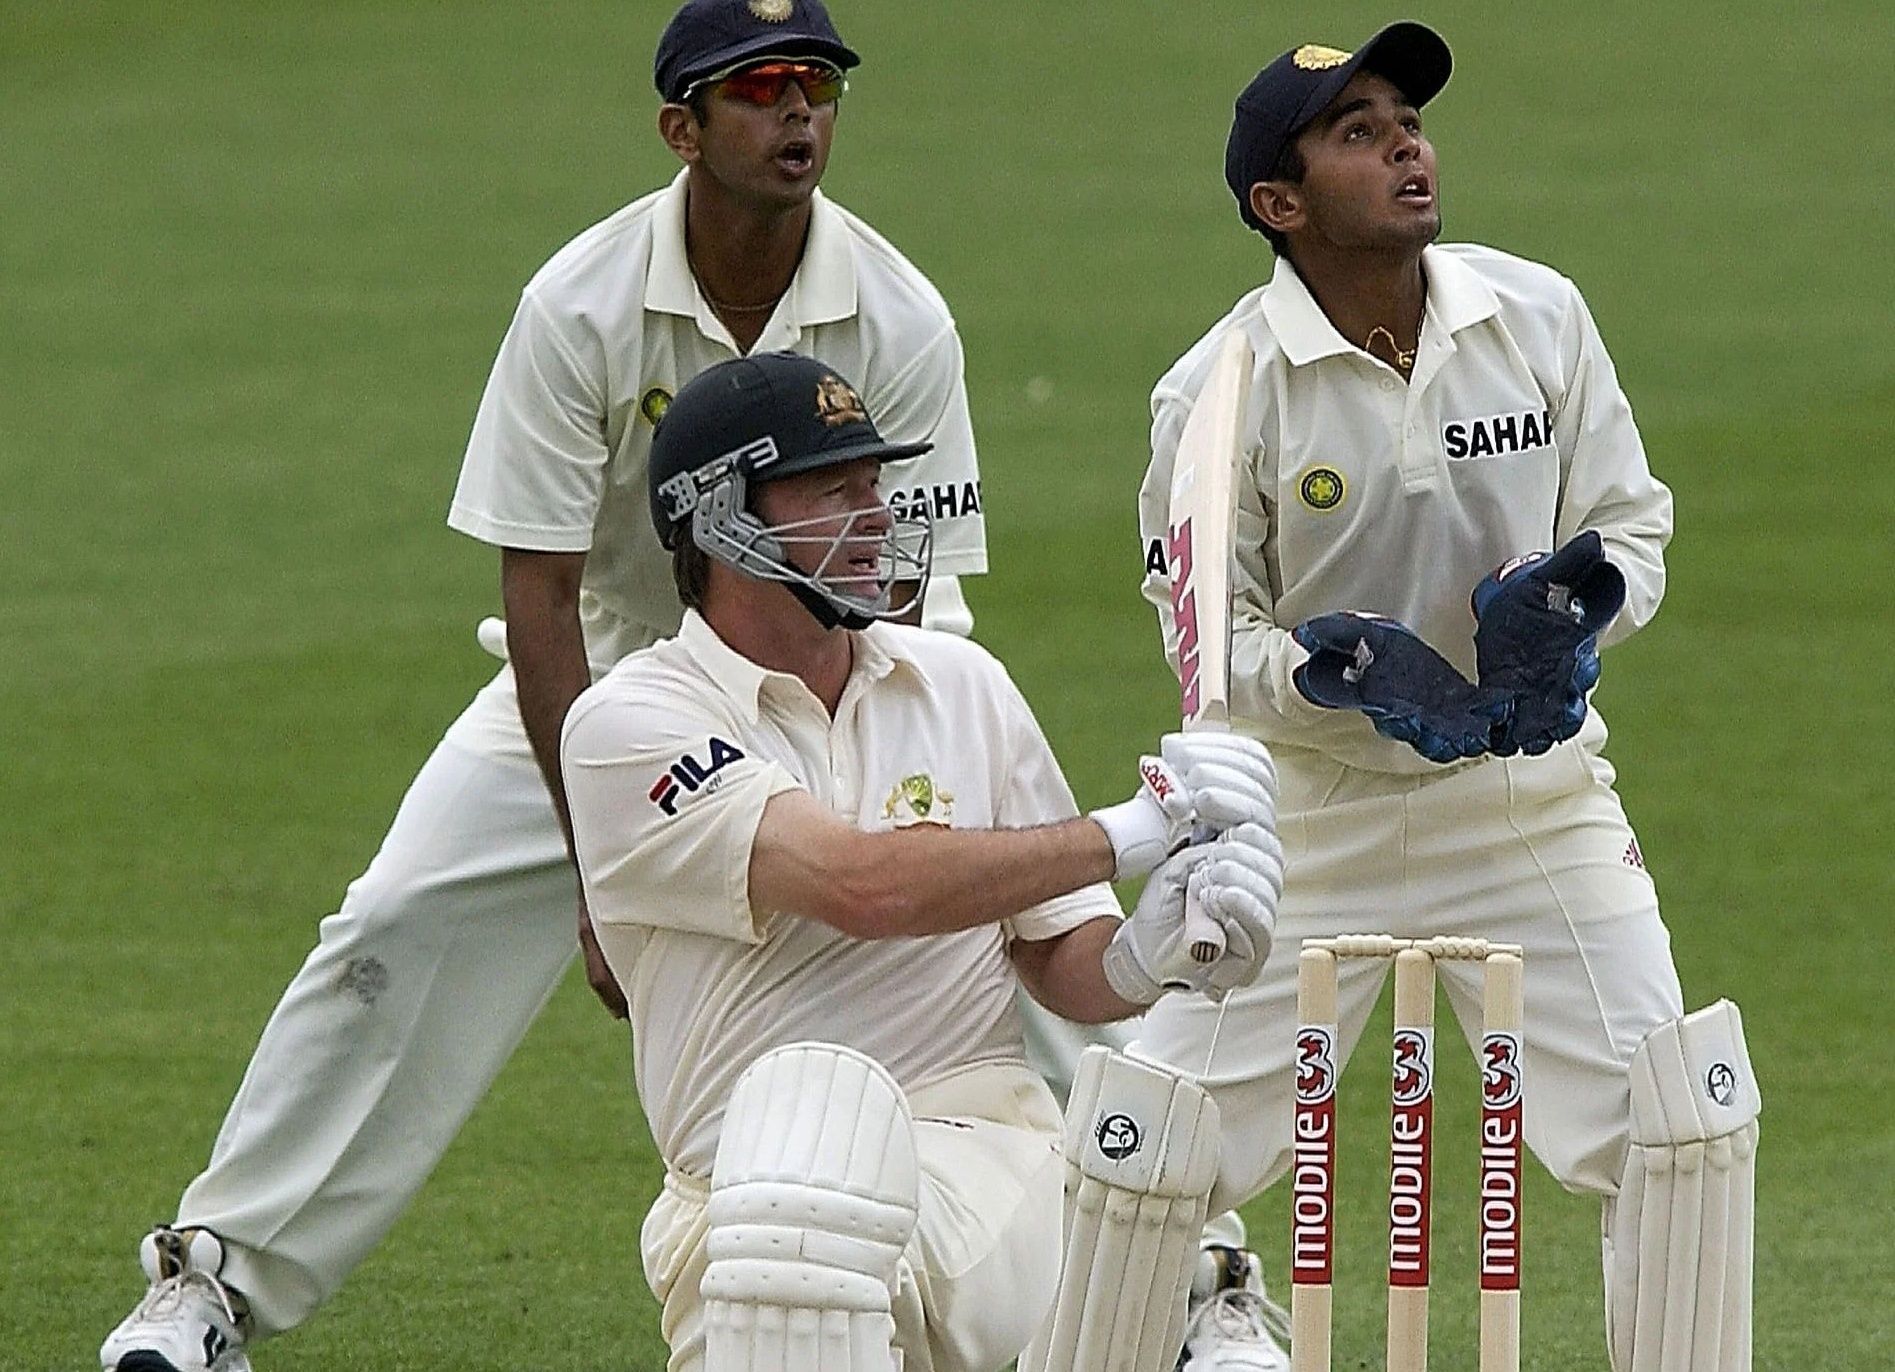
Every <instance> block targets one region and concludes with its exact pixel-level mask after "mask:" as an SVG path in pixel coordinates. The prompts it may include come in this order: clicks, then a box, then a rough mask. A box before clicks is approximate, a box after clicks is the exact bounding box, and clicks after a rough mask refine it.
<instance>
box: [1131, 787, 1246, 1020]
mask: <svg viewBox="0 0 1895 1372" xmlns="http://www.w3.org/2000/svg"><path fill="white" fill-rule="evenodd" d="M1187 890H1189V892H1190V893H1191V894H1192V895H1194V896H1195V897H1196V898H1197V901H1198V906H1199V908H1200V909H1201V910H1202V911H1203V912H1204V914H1205V915H1206V916H1207V917H1208V918H1209V919H1211V920H1212V921H1214V922H1215V923H1216V924H1217V926H1218V929H1219V930H1220V931H1221V932H1222V934H1223V936H1224V951H1223V952H1222V953H1221V954H1220V955H1219V956H1218V957H1217V959H1216V960H1215V961H1213V962H1210V963H1207V964H1206V963H1199V962H1197V961H1196V960H1195V959H1194V958H1192V956H1191V953H1190V942H1191V935H1190V934H1189V933H1188V932H1187V931H1186V928H1185V922H1184V903H1185V894H1186V891H1187ZM1282 894H1283V845H1282V844H1281V843H1280V842H1278V840H1277V836H1276V832H1275V830H1273V829H1270V828H1266V827H1265V826H1263V825H1261V824H1241V825H1239V826H1237V827H1236V828H1235V829H1232V830H1231V831H1230V832H1229V833H1227V834H1223V835H1221V836H1219V837H1218V838H1215V839H1212V840H1210V841H1209V842H1207V843H1196V844H1192V845H1191V846H1190V847H1187V848H1185V849H1183V850H1181V851H1180V852H1178V853H1177V854H1176V855H1175V856H1173V857H1171V858H1169V859H1168V860H1167V861H1166V862H1165V864H1164V865H1163V866H1162V867H1160V868H1159V869H1158V870H1157V871H1156V872H1153V873H1152V875H1151V878H1150V880H1148V881H1147V882H1146V883H1145V889H1144V891H1143V892H1142V893H1141V894H1140V895H1139V898H1138V904H1137V905H1136V906H1135V907H1134V908H1133V910H1132V916H1131V918H1130V919H1128V920H1126V921H1125V923H1123V924H1121V925H1120V926H1119V927H1118V929H1117V930H1115V931H1114V932H1113V935H1112V941H1111V942H1110V943H1108V944H1107V945H1106V949H1105V954H1104V957H1103V960H1102V961H1103V969H1104V972H1105V979H1106V981H1107V983H1108V984H1109V985H1110V986H1111V987H1112V989H1113V990H1114V991H1115V992H1117V993H1118V995H1119V996H1120V998H1121V999H1124V1000H1128V1001H1130V1002H1131V1003H1132V1004H1134V1005H1150V1004H1151V1003H1152V1002H1153V1001H1155V1000H1157V999H1158V997H1159V996H1161V995H1163V994H1164V993H1165V992H1166V991H1201V992H1204V993H1206V994H1208V995H1213V996H1221V995H1223V994H1224V993H1225V992H1226V991H1230V990H1232V989H1234V988H1236V987H1239V986H1248V985H1249V984H1250V983H1251V982H1253V981H1255V980H1256V979H1257V977H1258V976H1259V975H1260V974H1261V973H1262V971H1263V963H1264V959H1266V958H1267V957H1269V956H1270V946H1271V944H1272V942H1273V941H1274V939H1275V935H1276V912H1277V902H1278V900H1279V899H1280V898H1281V896H1282Z"/></svg>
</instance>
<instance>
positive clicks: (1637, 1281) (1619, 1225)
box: [1605, 1000, 1763, 1372]
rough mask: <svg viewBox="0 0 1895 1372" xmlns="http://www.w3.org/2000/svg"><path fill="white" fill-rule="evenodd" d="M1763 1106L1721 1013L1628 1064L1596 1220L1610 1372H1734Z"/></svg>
mask: <svg viewBox="0 0 1895 1372" xmlns="http://www.w3.org/2000/svg"><path fill="white" fill-rule="evenodd" d="M1762 1109H1763V1098H1762V1096H1761V1095H1760V1094H1759V1092H1758V1089H1757V1078H1756V1076H1755V1074H1754V1073H1753V1072H1752V1071H1751V1067H1750V1054H1749V1052H1748V1050H1747V1049H1746V1048H1745V1046H1744V1022H1743V1018H1742V1017H1741V1016H1740V1015H1739V1014H1738V1013H1737V1007H1736V1006H1735V1005H1733V1004H1731V1002H1729V1001H1728V1000H1720V1001H1718V1002H1717V1003H1716V1004H1715V1005H1709V1006H1706V1007H1705V1008H1704V1009H1702V1010H1697V1011H1694V1012H1693V1013H1691V1014H1689V1015H1686V1016H1685V1017H1684V1018H1683V1019H1681V1020H1675V1021H1673V1022H1672V1023H1670V1024H1667V1025H1665V1026H1664V1027H1663V1028H1660V1029H1657V1030H1654V1031H1653V1032H1652V1034H1651V1035H1650V1036H1649V1037H1648V1038H1647V1039H1646V1040H1645V1042H1643V1043H1642V1044H1640V1045H1639V1047H1638V1051H1637V1052H1635V1053H1634V1054H1633V1055H1632V1142H1631V1150H1630V1152H1629V1154H1628V1155H1627V1158H1626V1165H1625V1176H1624V1178H1623V1180H1622V1181H1621V1183H1620V1186H1619V1194H1618V1196H1617V1198H1616V1199H1614V1200H1613V1201H1611V1202H1609V1203H1608V1204H1607V1206H1606V1211H1605V1256H1606V1263H1605V1292H1606V1335H1607V1343H1608V1344H1609V1346H1610V1349H1611V1354H1612V1366H1613V1368H1614V1369H1615V1370H1616V1372H1748V1369H1749V1367H1750V1310H1751V1299H1750V1296H1751V1212H1752V1206H1753V1203H1754V1198H1755V1190H1756V1153H1757V1116H1758V1115H1759V1113H1760V1112H1761V1111H1762Z"/></svg>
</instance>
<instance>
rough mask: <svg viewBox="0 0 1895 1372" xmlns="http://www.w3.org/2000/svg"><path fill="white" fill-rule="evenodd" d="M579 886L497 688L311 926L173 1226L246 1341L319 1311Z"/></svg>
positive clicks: (446, 1111)
mask: <svg viewBox="0 0 1895 1372" xmlns="http://www.w3.org/2000/svg"><path fill="white" fill-rule="evenodd" d="M577 918H578V905H577V877H576V875H575V873H574V872H573V869H572V865H571V862H570V860H569V859H568V857H567V855H566V847H565V842H564V840H563V838H562V837H561V835H560V831H559V823H558V820H557V818H556V817H555V815H554V813H553V807H552V802H551V801H550V799H549V798H548V797H547V794H546V784H545V782H544V781H543V780H542V779H541V777H540V773H539V769H538V767H537V766H536V765H535V764H534V761H533V755H532V751H531V749H530V747H529V746H528V744H527V740H526V734H525V730H524V728H523V726H522V725H521V723H520V717H519V707H518V703H517V700H516V697H515V694H514V689H513V675H512V672H511V671H510V670H505V669H503V670H502V671H501V673H500V674H499V676H497V677H495V678H494V680H493V681H492V682H490V683H489V684H488V685H487V686H485V687H484V688H482V690H481V691H480V693H479V694H478V695H476V696H475V698H474V700H473V702H472V703H471V704H470V705H469V706H468V708H467V710H466V711H465V712H464V713H463V714H462V715H461V717H460V718H459V719H458V720H457V721H456V722H455V723H454V725H453V726H452V727H451V728H450V729H449V730H448V732H447V734H446V736H445V737H444V738H443V739H442V740H441V742H440V744H439V745H437V746H436V748H435V750H434V753H433V755H432V756H431V757H429V759H428V761H427V763H426V764H425V765H424V766H423V767H422V769H421V771H420V773H419V775H417V776H416V777H415V779H414V782H413V784H412V785H411V786H410V787H409V788H408V794H407V796H406V797H404V798H403V800H402V803H401V808H400V810H399V811H398V812H397V813H396V815H395V822H394V824H393V826H392V827H391V828H390V829H389V831H388V836H387V837H386V838H385V839H383V841H382V847H381V851H380V852H378V853H377V854H376V855H375V859H374V861H373V862H371V863H370V864H369V867H368V870H367V871H366V872H364V873H363V874H362V875H361V876H360V877H358V878H357V879H356V880H355V881H354V882H353V883H351V884H350V886H349V888H348V893H347V894H346V895H345V896H344V897H343V900H342V908H341V909H340V910H339V911H337V912H336V913H335V914H333V915H331V916H329V917H328V918H327V919H325V920H323V922H322V927H321V932H320V935H319V937H318V941H317V944H316V947H315V949H314V951H312V952H311V953H310V955H309V958H308V960H307V961H306V962H304V963H303V966H302V970H300V971H299V972H298V973H297V974H296V977H295V979H294V980H293V981H291V983H290V985H289V989H288V990H287V991H285V992H284V993H283V999H282V1001H281V1002H280V1003H279V1004H278V1005H277V1007H276V1011H275V1013H274V1014H272V1015H271V1016H270V1021H269V1023H268V1024H267V1025H266V1026H265V1028H264V1030H263V1037H262V1038H261V1039H260V1040H259V1041H258V1043H257V1047H256V1052H255V1053H254V1054H253V1056H252V1057H251V1059H250V1066H249V1068H248V1070H247V1071H246V1072H245V1073H244V1078H243V1084H242V1085H241V1086H240V1087H238V1089H237V1096H236V1099H235V1100H233V1101H232V1102H231V1106H230V1113H229V1114H228V1115H227V1116H226V1117H225V1119H224V1123H223V1127H222V1128H221V1129H220V1130H219V1131H218V1135H217V1142H216V1144H215V1145H214V1146H213V1148H212V1150H211V1159H210V1165H209V1166H208V1167H207V1168H206V1169H205V1170H204V1172H203V1174H202V1175H201V1176H199V1177H198V1178H197V1180H195V1181H193V1182H192V1183H191V1185H190V1187H189V1188H188V1189H187V1190H186V1191H185V1193H184V1197H183V1199H182V1200H181V1201H180V1202H179V1204H178V1223H179V1224H181V1225H206V1226H208V1227H210V1228H212V1229H214V1230H216V1231H217V1233H218V1234H219V1235H221V1236H222V1238H223V1239H224V1243H225V1247H226V1252H227V1259H226V1263H225V1267H224V1273H223V1275H224V1279H225V1280H226V1281H228V1282H229V1283H230V1284H231V1285H233V1286H235V1287H236V1288H237V1289H238V1290H240V1291H242V1292H243V1293H244V1295H245V1296H247V1297H248V1298H249V1300H250V1308H251V1311H252V1313H253V1314H254V1316H255V1319H256V1322H257V1328H258V1331H259V1332H260V1333H262V1334H270V1333H276V1332H280V1331H282V1330H285V1329H288V1328H290V1327H292V1326H294V1325H296V1324H298V1323H300V1322H301V1321H302V1320H303V1319H305V1318H307V1317H308V1315H309V1314H310V1313H311V1312H312V1311H313V1310H315V1308H316V1307H317V1306H318V1305H320V1304H321V1303H322V1302H323V1301H324V1300H326V1299H327V1298H328V1297H329V1296H331V1295H332V1294H334V1292H335V1290H336V1288H337V1287H339V1286H340V1285H341V1284H342V1281H343V1279H344V1278H345V1277H346V1276H347V1275H348V1274H349V1272H350V1271H352V1270H353V1269H354V1267H355V1266H356V1264H357V1263H359V1262H360V1261H361V1260H362V1259H363V1258H364V1257H366V1256H367V1255H368V1253H369V1250H370V1249H372V1248H373V1247H374V1246H375V1244H376V1243H377V1242H378V1241H379V1240H380V1239H381V1237H382V1235H383V1234H385V1233H387V1232H388V1228H389V1226H390V1225H392V1224H393V1223H394V1222H395V1219H396V1217H397V1216H399V1215H400V1214H401V1212H402V1210H403V1209H405V1208H406V1207H407V1205H408V1203H409V1201H410V1200H412V1199H413V1198H414V1195H415V1192H416V1191H417V1190H419V1189H420V1187H421V1184H422V1182H423V1181H424V1180H425V1179H426V1178H427V1176H428V1174H429V1172H431V1171H432V1170H433V1168H434V1165H435V1163H436V1162H438V1161H439V1160H440V1158H441V1155H442V1153H443V1152H445V1151H446V1149H447V1146H448V1144H449V1143H450V1142H451V1141H452V1140H453V1138H454V1135H455V1134H456V1133H457V1132H459V1130H460V1127H461V1125H462V1124H463V1123H464V1122H465V1121H466V1119H467V1117H468V1115H469V1114H471V1113H472V1111H473V1109H474V1106H475V1105H476V1104H477V1103H478V1102H479V1101H480V1099H481V1097H482V1096H483V1095H485V1094H486V1091H487V1088H488V1086H489V1085H491V1084H492V1082H493V1079H494V1077H495V1076H496V1075H497V1074H498V1073H499V1071H500V1068H501V1067H502V1066H503V1065H504V1064H505V1063H506V1061H507V1058H508V1057H509V1056H510V1055H511V1054H512V1052H513V1050H514V1047H515V1046H516V1045H517V1044H518V1043H519V1042H520V1039H521V1038H522V1037H523V1036H524V1035H525V1033H526V1030H527V1026H528V1025H529V1024H531V1023H532V1021H533V1018H534V1016H535V1015H536V1014H537V1013H538V1012H539V1009H540V1007H541V1006H542V1005H543V1004H544V1003H545V1001H546V999H547V997H548V996H549V995H550V994H551V993H552V991H553V989H554V987H555V986H557V985H558V983H559V979H560V976H561V973H562V972H563V971H564V969H565V967H566V964H567V962H568V961H569V960H570V959H571V957H572V955H573V953H574V952H575V951H576V949H577V946H578V943H577V936H576V934H575V932H574V931H575V928H576V921H577Z"/></svg>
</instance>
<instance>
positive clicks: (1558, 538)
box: [1553, 287, 1671, 644]
mask: <svg viewBox="0 0 1895 1372" xmlns="http://www.w3.org/2000/svg"><path fill="white" fill-rule="evenodd" d="M1560 354H1561V360H1562V363H1563V364H1564V365H1565V367H1566V374H1567V378H1568V380H1567V389H1566V395H1565V399H1564V400H1563V402H1562V403H1561V405H1560V408H1559V412H1558V413H1557V414H1556V415H1555V417H1554V419H1553V436H1554V441H1555V442H1556V443H1557V444H1558V445H1559V466H1560V503H1559V517H1558V525H1557V527H1556V529H1555V530H1554V535H1555V536H1554V539H1553V546H1554V547H1559V546H1560V545H1561V544H1564V543H1565V542H1566V541H1567V540H1568V539H1570V538H1572V537H1573V536H1574V535H1575V534H1578V533H1580V532H1581V531H1582V530H1585V529H1596V530H1597V531H1598V533H1599V537H1600V538H1601V539H1602V540H1603V541H1604V543H1605V551H1606V556H1607V557H1609V558H1610V559H1611V560H1612V565H1613V566H1614V567H1617V568H1618V569H1619V571H1621V572H1623V573H1624V574H1625V608H1624V610H1622V611H1621V612H1620V613H1619V616H1618V618H1616V619H1615V620H1613V621H1612V623H1611V625H1610V626H1609V627H1608V628H1607V629H1606V631H1605V633H1604V634H1602V635H1601V636H1600V637H1601V642H1602V643H1607V644H1610V643H1617V642H1620V641H1622V640H1624V639H1626V638H1629V637H1631V635H1632V634H1633V633H1634V632H1636V631H1637V630H1638V629H1640V628H1642V627H1643V626H1644V625H1646V624H1647V623H1649V622H1650V621H1651V618H1652V616H1653V615H1654V614H1656V613H1657V612H1658V602H1659V601H1660V600H1661V599H1663V598H1664V594H1665V544H1666V543H1668V542H1669V541H1670V540H1671V492H1670V491H1669V490H1668V489H1666V487H1665V485H1664V483H1663V482H1661V481H1659V480H1658V479H1657V478H1656V477H1654V476H1653V475H1652V473H1651V468H1650V467H1649V466H1648V465H1647V463H1646V461H1645V445H1644V443H1643V441H1642V440H1641V439H1640V438H1639V435H1638V425H1637V424H1636V423H1634V422H1633V420H1632V407H1631V404H1630V403H1629V402H1628V401H1627V400H1626V398H1625V392H1624V391H1622V390H1621V389H1619V377H1618V372H1617V371H1616V370H1615V369H1614V368H1613V366H1612V359H1611V357H1610V356H1608V355H1607V353H1606V350H1605V343H1604V341H1603V340H1602V339H1601V338H1600V337H1599V329H1598V326H1597V325H1595V324H1594V323H1593V321H1592V314H1591V312H1590V311H1588V310H1587V308H1586V302H1585V301H1584V300H1583V299H1582V298H1581V297H1580V294H1579V291H1578V288H1577V287H1573V288H1572V298H1571V299H1570V300H1569V301H1568V303H1567V310H1566V317H1565V319H1564V320H1563V321H1562V323H1561V329H1560Z"/></svg>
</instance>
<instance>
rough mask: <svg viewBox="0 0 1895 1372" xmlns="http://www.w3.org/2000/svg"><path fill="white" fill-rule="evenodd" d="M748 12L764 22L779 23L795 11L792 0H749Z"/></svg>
mask: <svg viewBox="0 0 1895 1372" xmlns="http://www.w3.org/2000/svg"><path fill="white" fill-rule="evenodd" d="M750 12H751V13H752V14H754V15H756V16H757V18H759V19H761V20H762V21H763V22H764V23H766V24H780V23H782V22H783V21H784V20H785V19H788V18H789V17H790V16H791V15H792V14H794V13H796V5H795V3H794V0H750Z"/></svg>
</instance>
